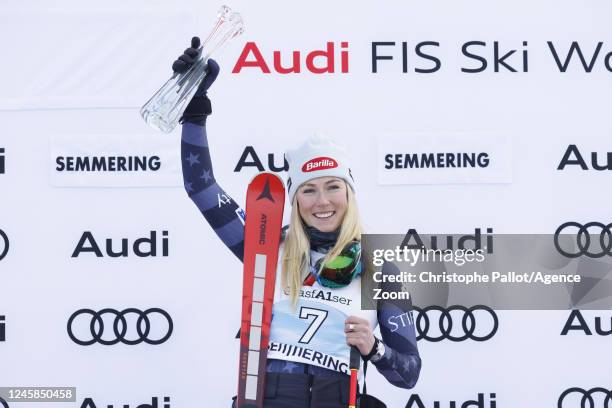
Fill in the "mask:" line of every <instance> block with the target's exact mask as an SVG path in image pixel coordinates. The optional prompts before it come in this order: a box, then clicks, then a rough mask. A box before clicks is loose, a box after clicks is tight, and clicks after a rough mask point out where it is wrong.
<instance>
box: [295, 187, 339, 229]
mask: <svg viewBox="0 0 612 408" xmlns="http://www.w3.org/2000/svg"><path fill="white" fill-rule="evenodd" d="M346 189H347V186H346V182H345V181H344V180H342V179H341V178H338V177H319V178H315V179H312V180H308V181H307V182H306V183H304V184H302V185H301V186H300V188H299V189H298V191H297V192H296V199H297V203H298V208H299V210H300V216H301V217H302V220H304V222H305V223H306V225H309V226H311V227H314V228H316V229H318V230H319V231H322V232H331V231H335V230H336V229H338V227H339V226H340V224H341V223H342V220H343V219H344V214H345V213H346V207H347V203H348V200H347V198H346Z"/></svg>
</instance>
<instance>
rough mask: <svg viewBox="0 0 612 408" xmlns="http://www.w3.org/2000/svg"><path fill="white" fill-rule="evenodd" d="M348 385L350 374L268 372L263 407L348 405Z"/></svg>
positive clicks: (308, 407)
mask: <svg viewBox="0 0 612 408" xmlns="http://www.w3.org/2000/svg"><path fill="white" fill-rule="evenodd" d="M349 386H350V384H349V377H348V376H346V378H322V377H314V376H312V375H310V374H281V373H268V374H267V375H266V393H265V397H264V407H265V408H346V407H347V406H348V394H349ZM232 406H235V405H232Z"/></svg>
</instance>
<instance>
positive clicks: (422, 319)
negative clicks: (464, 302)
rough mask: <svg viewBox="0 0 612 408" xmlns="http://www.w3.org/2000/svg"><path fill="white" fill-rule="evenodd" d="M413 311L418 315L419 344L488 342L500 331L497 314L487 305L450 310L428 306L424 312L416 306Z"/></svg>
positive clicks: (451, 307) (452, 308)
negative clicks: (423, 342) (467, 341)
mask: <svg viewBox="0 0 612 408" xmlns="http://www.w3.org/2000/svg"><path fill="white" fill-rule="evenodd" d="M413 309H414V311H415V312H417V317H416V319H415V320H416V323H415V328H416V332H417V340H427V341H431V342H439V341H442V340H445V339H446V340H450V341H454V342H460V341H465V340H468V339H470V340H473V341H487V340H489V339H491V338H492V337H493V336H494V335H495V333H497V329H498V328H499V319H498V317H497V314H496V313H495V312H494V311H493V309H491V308H490V307H487V306H484V305H477V306H472V307H465V306H460V305H455V306H449V307H447V308H442V307H440V306H428V307H426V308H424V309H421V308H419V307H416V306H415V307H413ZM436 322H437V324H436Z"/></svg>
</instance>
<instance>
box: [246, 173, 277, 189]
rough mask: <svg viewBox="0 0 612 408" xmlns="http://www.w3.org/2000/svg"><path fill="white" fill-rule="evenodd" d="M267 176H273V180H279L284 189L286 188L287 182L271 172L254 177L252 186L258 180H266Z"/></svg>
mask: <svg viewBox="0 0 612 408" xmlns="http://www.w3.org/2000/svg"><path fill="white" fill-rule="evenodd" d="M266 176H271V177H273V178H276V179H278V181H279V182H280V183H281V185H282V186H283V189H284V188H285V181H284V180H283V179H282V177H281V176H279V175H278V174H276V173H272V172H271V171H262V172H259V173H257V174H256V175H255V176H253V178H252V179H251V180H250V181H249V184H252V183H253V182H255V181H256V180H259V179H260V178H265V177H266Z"/></svg>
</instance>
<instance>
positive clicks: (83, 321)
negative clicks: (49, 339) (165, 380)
mask: <svg viewBox="0 0 612 408" xmlns="http://www.w3.org/2000/svg"><path fill="white" fill-rule="evenodd" d="M173 329H174V323H173V322H172V318H171V317H170V315H169V314H168V312H166V311H165V310H162V309H159V308H151V309H147V310H145V311H144V312H143V311H140V310H138V309H135V308H128V309H125V310H122V311H118V310H114V309H108V308H107V309H102V310H100V311H99V312H96V311H94V310H91V309H80V310H77V311H76V312H74V313H73V314H72V316H70V318H69V319H68V336H70V339H71V340H72V341H73V342H75V343H76V344H78V345H81V346H91V345H92V344H95V343H100V344H103V345H105V346H112V345H115V344H117V343H119V342H121V343H123V344H127V345H130V346H133V345H136V344H140V343H142V342H145V343H147V344H151V345H158V344H162V343H164V342H165V341H166V340H168V339H169V338H170V336H171V335H172V330H173Z"/></svg>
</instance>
